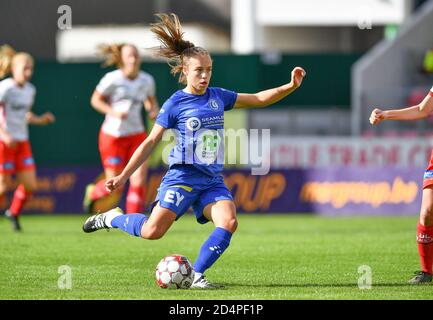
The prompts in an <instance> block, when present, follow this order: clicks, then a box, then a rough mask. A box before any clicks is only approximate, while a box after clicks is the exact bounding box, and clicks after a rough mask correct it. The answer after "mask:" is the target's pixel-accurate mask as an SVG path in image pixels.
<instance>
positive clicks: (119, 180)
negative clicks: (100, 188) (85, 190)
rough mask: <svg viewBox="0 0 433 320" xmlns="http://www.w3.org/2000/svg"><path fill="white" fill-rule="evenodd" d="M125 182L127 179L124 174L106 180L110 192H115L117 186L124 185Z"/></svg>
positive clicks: (106, 186) (106, 187)
mask: <svg viewBox="0 0 433 320" xmlns="http://www.w3.org/2000/svg"><path fill="white" fill-rule="evenodd" d="M124 184H125V179H124V178H123V177H122V176H116V177H114V178H111V179H108V180H107V181H106V182H105V189H107V191H108V192H110V193H111V192H113V191H114V190H116V189H117V188H119V187H121V186H123V185H124Z"/></svg>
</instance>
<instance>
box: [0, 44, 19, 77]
mask: <svg viewBox="0 0 433 320" xmlns="http://www.w3.org/2000/svg"><path fill="white" fill-rule="evenodd" d="M15 55H16V52H15V50H14V49H13V48H12V47H11V46H9V45H7V44H5V45H2V46H0V79H2V78H4V77H6V76H7V75H8V74H9V73H10V72H11V67H12V60H13V58H14V56H15Z"/></svg>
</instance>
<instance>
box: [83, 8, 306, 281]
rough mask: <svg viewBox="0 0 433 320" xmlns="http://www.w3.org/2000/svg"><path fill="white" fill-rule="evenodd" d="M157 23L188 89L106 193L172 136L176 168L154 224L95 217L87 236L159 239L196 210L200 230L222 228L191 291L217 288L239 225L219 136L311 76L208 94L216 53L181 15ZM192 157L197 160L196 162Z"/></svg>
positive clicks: (170, 103) (162, 51) (140, 217)
mask: <svg viewBox="0 0 433 320" xmlns="http://www.w3.org/2000/svg"><path fill="white" fill-rule="evenodd" d="M157 16H158V18H159V19H160V21H159V22H158V23H156V24H153V25H152V29H151V30H152V31H153V32H154V33H155V34H156V35H157V37H158V39H159V40H160V42H161V44H162V45H161V47H160V48H159V50H158V51H157V53H158V54H159V55H160V56H162V57H166V58H168V59H169V62H170V65H171V72H172V73H173V74H174V75H176V74H178V73H179V74H180V79H179V81H180V82H181V83H182V84H185V85H186V87H185V88H184V89H183V90H179V91H177V92H175V93H174V94H173V95H172V96H171V97H170V98H169V99H168V100H167V101H166V102H165V103H164V105H163V106H162V108H161V111H160V112H159V114H158V117H157V119H156V123H155V125H154V126H153V128H152V131H151V133H150V134H149V137H148V138H147V139H146V140H145V141H144V142H143V143H142V144H141V145H140V146H139V147H138V148H137V150H136V152H135V153H134V154H133V156H132V158H131V160H130V161H129V162H128V165H127V166H126V168H125V169H124V170H123V171H122V173H121V174H120V175H119V176H116V177H114V178H112V179H109V180H108V181H107V182H106V187H107V189H108V190H109V191H110V192H112V191H114V190H117V189H118V188H120V187H121V186H122V185H123V184H124V183H125V181H126V180H127V179H128V177H130V176H131V174H133V172H134V171H135V170H136V169H137V168H138V167H139V166H140V165H141V164H142V163H143V162H144V161H145V160H146V159H147V158H148V157H149V155H150V154H151V152H152V150H153V149H154V147H155V146H156V144H157V143H158V142H159V141H160V140H161V137H162V135H163V133H164V131H165V130H167V129H171V128H173V129H175V130H176V132H177V137H178V144H177V145H176V146H175V147H174V148H173V150H172V151H171V153H170V156H169V162H170V167H169V170H168V172H167V173H166V175H165V176H164V178H163V179H162V182H161V185H160V188H159V190H158V195H157V198H156V201H155V203H154V206H153V208H152V210H151V215H150V217H149V218H148V217H147V216H146V215H144V214H132V215H131V214H130V215H122V213H121V211H120V210H119V209H118V208H116V209H112V210H110V211H107V212H105V213H102V214H99V215H95V216H92V217H90V218H89V219H87V220H86V222H85V223H84V225H83V230H84V231H85V232H93V231H96V230H99V229H102V228H120V229H122V230H123V231H126V232H128V233H130V234H131V235H135V236H137V237H142V238H144V239H159V238H161V237H162V236H163V235H164V234H165V233H166V232H167V230H168V229H169V228H170V226H171V225H172V223H173V222H174V221H175V220H177V219H179V218H180V217H181V216H182V215H183V214H184V213H185V211H186V210H187V209H188V208H189V207H192V208H193V211H194V214H195V216H196V218H197V221H198V222H199V223H202V224H203V223H206V222H208V221H212V222H213V223H214V225H215V230H214V231H213V232H212V234H211V235H210V236H209V238H208V239H207V240H206V241H205V242H204V244H203V246H202V247H201V250H200V252H199V255H198V257H197V260H196V262H195V265H194V270H195V272H196V273H195V279H194V282H193V284H192V287H193V288H204V289H210V288H215V287H217V286H216V285H213V284H211V283H209V282H208V281H207V280H206V279H205V277H204V272H205V270H207V269H208V268H209V267H211V266H212V265H213V263H214V262H215V261H216V260H217V259H218V258H219V257H220V256H221V255H222V254H223V252H224V251H225V250H226V249H227V247H228V246H229V243H230V239H231V237H232V234H233V233H234V232H235V231H236V228H237V224H238V222H237V219H236V207H235V205H234V203H233V198H232V195H231V194H230V191H229V190H228V188H227V187H226V186H225V184H224V180H223V177H222V175H221V171H222V169H223V164H221V162H220V163H218V161H215V159H217V158H218V159H221V158H222V159H223V158H224V157H221V153H222V152H223V149H222V148H220V147H221V146H222V144H219V137H218V134H217V130H218V129H223V127H224V111H228V110H231V109H232V108H249V107H265V106H268V105H270V104H273V103H275V102H277V101H279V100H281V99H283V98H284V97H286V96H287V95H289V94H290V93H292V92H293V91H294V90H296V89H297V88H298V87H299V86H300V85H301V82H302V79H303V77H304V76H305V71H304V70H303V69H302V68H295V69H294V70H293V71H292V81H291V82H290V83H287V84H285V85H282V86H281V87H278V88H273V89H270V90H266V91H261V92H258V93H255V94H245V93H239V94H238V93H235V92H232V91H229V90H225V89H221V88H215V87H209V82H210V79H211V75H212V59H211V57H210V55H209V52H208V51H206V50H205V49H203V48H201V47H196V46H195V45H194V44H192V43H191V42H189V41H186V40H184V39H183V33H182V27H181V25H180V22H179V20H178V18H177V16H176V15H174V14H171V15H167V14H159V15H157ZM200 129H206V130H205V132H204V131H200ZM200 133H205V134H200ZM201 139H202V141H200V140H201ZM198 146H201V149H200V150H201V152H200V154H199V155H197V154H196V151H197V149H199V148H198ZM191 151H192V152H191ZM190 153H194V154H195V155H194V156H193V157H192V158H189V156H190V155H189V154H190Z"/></svg>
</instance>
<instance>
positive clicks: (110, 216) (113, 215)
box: [104, 208, 123, 228]
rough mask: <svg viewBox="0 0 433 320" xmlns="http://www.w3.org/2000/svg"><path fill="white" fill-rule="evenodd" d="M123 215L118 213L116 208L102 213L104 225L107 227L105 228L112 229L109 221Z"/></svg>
mask: <svg viewBox="0 0 433 320" xmlns="http://www.w3.org/2000/svg"><path fill="white" fill-rule="evenodd" d="M122 214H123V213H122V212H121V211H120V210H118V209H117V208H114V209H112V210H110V211H107V212H105V213H104V216H105V224H106V225H107V227H109V228H113V226H112V225H111V221H112V220H113V219H114V218H116V217H118V216H121V215H122Z"/></svg>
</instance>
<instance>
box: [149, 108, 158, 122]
mask: <svg viewBox="0 0 433 320" xmlns="http://www.w3.org/2000/svg"><path fill="white" fill-rule="evenodd" d="M147 116H148V117H149V119H150V120H152V121H153V120H155V119H156V117H157V116H158V110H151V111H149V112H148V114H147Z"/></svg>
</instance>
